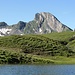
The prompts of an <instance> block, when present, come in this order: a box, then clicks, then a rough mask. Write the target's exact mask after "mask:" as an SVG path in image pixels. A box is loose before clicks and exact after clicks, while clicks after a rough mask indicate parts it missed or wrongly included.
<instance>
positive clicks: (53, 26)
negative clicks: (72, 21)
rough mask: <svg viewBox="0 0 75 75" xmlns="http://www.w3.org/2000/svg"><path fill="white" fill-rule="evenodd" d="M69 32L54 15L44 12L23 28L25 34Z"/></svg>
mask: <svg viewBox="0 0 75 75" xmlns="http://www.w3.org/2000/svg"><path fill="white" fill-rule="evenodd" d="M68 30H71V29H70V28H69V27H67V26H65V25H64V24H62V23H61V22H60V21H59V20H58V19H57V18H56V17H55V16H54V15H52V14H50V13H46V12H42V13H37V14H36V15H35V18H34V20H33V21H31V22H29V23H28V24H27V25H26V27H25V33H38V34H43V33H51V32H62V31H68Z"/></svg>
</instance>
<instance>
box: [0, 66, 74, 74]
mask: <svg viewBox="0 0 75 75" xmlns="http://www.w3.org/2000/svg"><path fill="white" fill-rule="evenodd" d="M0 75H75V65H1V66H0Z"/></svg>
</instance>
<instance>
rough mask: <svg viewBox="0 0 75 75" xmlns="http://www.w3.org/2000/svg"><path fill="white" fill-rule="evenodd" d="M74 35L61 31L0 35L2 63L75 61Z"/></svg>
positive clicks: (0, 58)
mask: <svg viewBox="0 0 75 75" xmlns="http://www.w3.org/2000/svg"><path fill="white" fill-rule="evenodd" d="M74 35H75V32H61V33H51V34H42V35H33V34H30V35H24V36H20V35H12V36H5V37H0V63H12V64H13V63H57V64H58V63H62V64H63V63H67V61H68V63H71V62H69V61H70V60H71V61H72V63H75V61H74V57H75V37H74ZM61 59H62V60H61ZM63 60H64V61H63Z"/></svg>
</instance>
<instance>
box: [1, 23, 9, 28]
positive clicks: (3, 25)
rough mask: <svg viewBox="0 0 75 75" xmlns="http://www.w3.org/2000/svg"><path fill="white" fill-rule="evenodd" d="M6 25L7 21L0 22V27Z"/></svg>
mask: <svg viewBox="0 0 75 75" xmlns="http://www.w3.org/2000/svg"><path fill="white" fill-rule="evenodd" d="M7 26H8V25H7V23H5V22H0V28H4V27H7Z"/></svg>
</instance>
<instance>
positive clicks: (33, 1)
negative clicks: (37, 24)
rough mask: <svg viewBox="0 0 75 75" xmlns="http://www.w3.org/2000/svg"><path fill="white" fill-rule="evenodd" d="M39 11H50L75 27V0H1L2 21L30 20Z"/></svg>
mask: <svg viewBox="0 0 75 75" xmlns="http://www.w3.org/2000/svg"><path fill="white" fill-rule="evenodd" d="M39 12H50V13H52V14H53V15H55V16H56V17H57V18H58V20H60V21H61V22H62V23H63V24H65V25H67V26H68V27H70V28H72V29H74V28H75V26H74V25H75V0H0V22H3V21H4V22H6V23H7V24H9V25H12V24H15V23H18V21H24V22H28V21H31V20H33V19H34V17H35V14H36V13H39Z"/></svg>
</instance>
